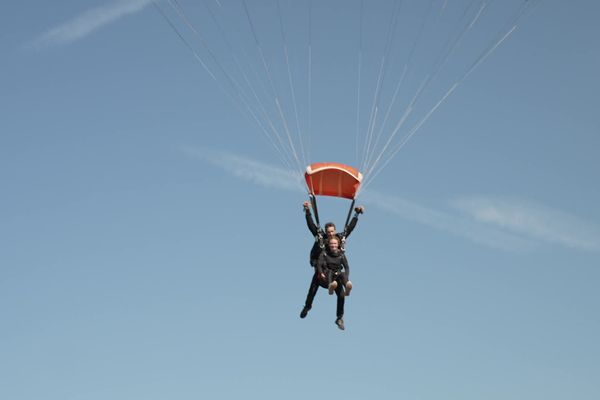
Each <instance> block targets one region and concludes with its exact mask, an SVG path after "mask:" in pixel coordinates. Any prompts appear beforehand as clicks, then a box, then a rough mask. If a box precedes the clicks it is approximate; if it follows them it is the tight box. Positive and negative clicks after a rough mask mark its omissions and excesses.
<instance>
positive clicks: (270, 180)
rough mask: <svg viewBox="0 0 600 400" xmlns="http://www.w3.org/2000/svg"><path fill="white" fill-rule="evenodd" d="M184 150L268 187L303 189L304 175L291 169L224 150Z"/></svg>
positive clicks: (288, 189)
mask: <svg viewBox="0 0 600 400" xmlns="http://www.w3.org/2000/svg"><path fill="white" fill-rule="evenodd" d="M182 150H183V151H184V152H185V153H186V154H187V155H190V156H193V157H196V158H199V159H201V160H203V161H205V162H208V163H209V164H211V165H213V166H215V167H218V168H221V169H223V170H225V171H227V172H229V173H230V174H232V175H234V176H236V177H238V178H241V179H244V180H246V181H250V182H253V183H256V184H258V185H261V186H265V187H268V188H274V189H280V190H287V191H295V192H302V191H303V185H302V177H301V176H298V175H297V174H295V173H293V172H291V171H289V170H286V169H283V168H279V167H276V166H273V165H270V164H266V163H263V162H260V161H256V160H253V159H251V158H247V157H242V156H239V155H236V154H231V153H226V152H222V151H216V150H210V149H205V148H193V147H183V148H182Z"/></svg>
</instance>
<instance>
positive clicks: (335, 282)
mask: <svg viewBox="0 0 600 400" xmlns="http://www.w3.org/2000/svg"><path fill="white" fill-rule="evenodd" d="M337 287H338V283H337V281H333V282H331V283H330V284H329V288H328V290H329V294H330V295H332V294H333V292H335V289H337Z"/></svg>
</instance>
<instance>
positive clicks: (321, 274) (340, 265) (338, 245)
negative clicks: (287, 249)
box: [300, 202, 364, 329]
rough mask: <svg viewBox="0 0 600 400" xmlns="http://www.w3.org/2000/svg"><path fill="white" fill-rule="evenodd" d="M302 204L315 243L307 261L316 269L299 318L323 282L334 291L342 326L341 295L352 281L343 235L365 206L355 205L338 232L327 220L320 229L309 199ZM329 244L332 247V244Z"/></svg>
mask: <svg viewBox="0 0 600 400" xmlns="http://www.w3.org/2000/svg"><path fill="white" fill-rule="evenodd" d="M303 206H304V212H305V214H306V224H307V225H308V229H309V230H310V232H311V233H312V234H313V235H314V236H315V243H314V245H313V247H312V249H311V251H310V265H311V266H313V267H315V272H314V274H313V277H312V281H311V283H310V287H309V289H308V294H307V296H306V302H305V304H304V308H302V311H301V312H300V318H305V317H306V315H307V314H308V312H309V311H310V309H311V308H312V303H313V300H314V298H315V295H316V294H317V290H318V289H319V286H323V287H325V288H327V289H328V290H329V294H333V292H334V291H335V292H336V294H337V297H338V309H337V314H338V318H337V319H336V325H337V326H338V328H340V329H344V320H343V319H342V316H343V314H344V296H348V295H350V291H351V290H352V282H350V281H348V276H349V272H350V270H349V266H348V260H347V259H346V256H345V255H344V250H345V249H344V242H345V238H346V237H348V235H350V233H351V232H352V231H353V230H354V228H355V227H356V223H357V222H358V215H359V214H362V213H363V212H364V207H363V206H359V207H356V208H355V209H354V211H355V214H354V217H353V218H352V220H351V221H350V223H349V224H348V226H347V228H346V229H345V231H344V233H337V232H336V228H335V224H334V223H333V222H328V223H327V224H325V232H323V231H322V230H321V229H319V228H318V227H317V225H316V224H315V223H314V221H313V218H312V215H311V213H310V207H309V203H308V202H304V205H303ZM326 239H327V240H328V241H329V242H331V244H329V243H328V246H327V249H326V248H325V244H324V243H325V240H326ZM331 239H337V240H331ZM332 246H333V247H334V248H332ZM326 250H328V251H326ZM320 260H321V264H320V268H321V271H319V268H318V265H319V261H320ZM328 263H330V264H331V267H328V266H327V265H328ZM342 269H344V272H343V273H341V270H342ZM330 272H331V274H330ZM325 274H327V275H325ZM338 282H339V283H338Z"/></svg>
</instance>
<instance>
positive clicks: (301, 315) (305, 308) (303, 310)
mask: <svg viewBox="0 0 600 400" xmlns="http://www.w3.org/2000/svg"><path fill="white" fill-rule="evenodd" d="M309 311H310V307H306V306H304V308H303V309H302V311H300V318H306V315H308V312H309Z"/></svg>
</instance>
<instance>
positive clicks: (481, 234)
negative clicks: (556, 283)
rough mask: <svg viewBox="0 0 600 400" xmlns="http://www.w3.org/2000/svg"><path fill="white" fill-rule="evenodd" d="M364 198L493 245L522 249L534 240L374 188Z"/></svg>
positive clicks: (418, 219) (501, 247)
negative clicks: (380, 191) (377, 190)
mask: <svg viewBox="0 0 600 400" xmlns="http://www.w3.org/2000/svg"><path fill="white" fill-rule="evenodd" d="M362 198H363V200H365V201H366V202H367V203H368V204H369V205H373V206H376V207H377V208H379V209H381V210H384V211H387V212H390V213H392V214H395V215H397V216H399V217H401V218H403V219H405V220H409V221H413V222H417V223H420V224H423V225H427V226H429V227H432V228H435V229H437V230H440V231H445V232H449V233H452V234H454V235H457V236H462V237H465V238H467V239H469V240H471V241H473V242H475V243H479V244H483V245H486V246H489V247H494V248H499V249H504V250H511V251H521V250H524V249H525V248H527V247H530V246H531V242H530V241H528V240H526V239H523V238H521V237H519V236H517V235H513V234H510V233H506V232H503V231H501V230H499V229H493V228H489V227H487V226H483V225H482V224H480V223H477V222H473V221H470V220H467V219H465V218H464V217H461V216H456V215H453V214H450V213H448V212H444V211H440V210H434V209H432V208H428V207H424V206H422V205H420V204H417V203H414V202H411V201H408V200H406V199H402V198H399V197H394V196H389V195H385V194H383V193H379V192H376V191H373V190H369V191H366V192H364V193H363V195H362Z"/></svg>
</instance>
